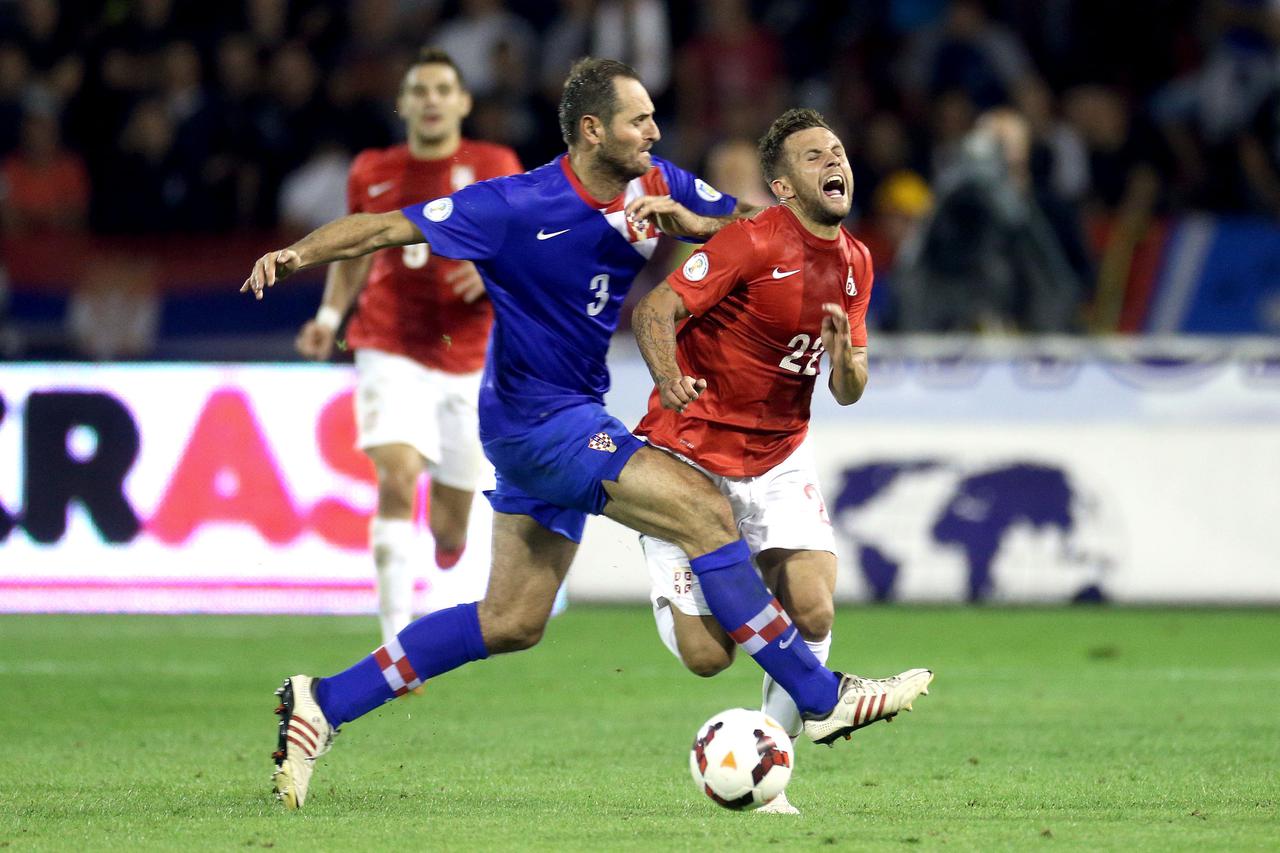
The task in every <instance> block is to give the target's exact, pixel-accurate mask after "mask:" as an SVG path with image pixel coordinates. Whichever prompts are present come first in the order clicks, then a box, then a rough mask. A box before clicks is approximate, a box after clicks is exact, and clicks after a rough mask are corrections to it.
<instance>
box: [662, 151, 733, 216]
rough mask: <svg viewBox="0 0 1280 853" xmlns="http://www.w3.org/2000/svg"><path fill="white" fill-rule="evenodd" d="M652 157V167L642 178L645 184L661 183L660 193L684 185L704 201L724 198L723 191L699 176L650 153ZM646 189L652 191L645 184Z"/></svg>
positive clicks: (712, 201)
mask: <svg viewBox="0 0 1280 853" xmlns="http://www.w3.org/2000/svg"><path fill="white" fill-rule="evenodd" d="M650 156H651V157H652V159H653V168H651V169H650V170H649V172H648V174H646V175H645V177H644V178H643V179H642V180H643V181H645V182H646V184H648V183H650V182H652V183H653V184H655V185H656V184H661V185H662V188H661V193H667V192H671V190H672V189H673V188H674V187H677V186H679V187H684V188H686V191H688V190H689V189H692V191H693V192H695V193H697V195H698V197H699V198H700V199H702V200H703V201H705V202H708V203H710V204H714V203H715V202H717V201H720V200H721V199H722V198H724V193H722V192H720V191H719V190H718V189H716V188H715V187H713V186H711V184H709V183H707V182H706V181H704V180H702V178H699V177H698V176H697V175H695V174H694V173H693V172H690V171H689V170H688V169H685V168H682V167H680V166H677V165H676V164H675V163H672V162H671V161H670V160H667V159H665V158H663V157H659V156H657V155H656V154H652V155H650ZM645 189H646V191H649V192H653V190H650V189H649V187H648V186H647V185H646V187H645Z"/></svg>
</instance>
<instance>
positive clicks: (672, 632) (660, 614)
mask: <svg viewBox="0 0 1280 853" xmlns="http://www.w3.org/2000/svg"><path fill="white" fill-rule="evenodd" d="M673 606H674V605H671V604H665V605H663V606H662V607H655V608H653V621H654V622H657V623H658V636H659V637H660V638H661V639H662V644H663V645H664V646H666V647H667V648H668V649H670V650H671V654H673V655H675V656H676V660H683V658H681V657H680V646H679V644H678V643H676V617H674V616H672V615H671V608H672V607H673Z"/></svg>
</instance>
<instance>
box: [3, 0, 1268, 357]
mask: <svg viewBox="0 0 1280 853" xmlns="http://www.w3.org/2000/svg"><path fill="white" fill-rule="evenodd" d="M1278 40H1280V25H1278V24H1277V21H1276V13H1275V12H1273V11H1270V9H1269V6H1268V4H1267V3H1265V2H1256V0H1165V1H1164V2H1132V3H1115V2H1101V0H1047V2H1026V0H1022V2H1019V0H956V1H955V2H951V1H950V0H867V2H858V3H810V2H799V0H773V2H762V1H761V0H758V1H757V2H748V0H714V2H705V3H694V2H670V3H662V2H657V0H651V1H650V2H599V3H594V2H589V0H578V2H562V3H550V2H529V0H513V2H506V3H502V2H493V0H467V2H450V1H449V0H445V1H444V2H421V3H414V2H397V0H353V2H321V0H295V1H294V2H289V0H251V2H243V3H179V2H171V0H140V2H97V1H96V0H66V2H53V0H9V2H3V3H0V160H2V161H3V166H2V167H0V187H3V190H0V234H2V235H3V249H2V251H0V260H2V263H3V269H4V271H5V273H6V276H5V279H4V281H5V284H4V285H3V287H0V358H6V359H77V358H90V359H120V358H125V359H151V358H166V357H180V358H184V359H189V358H197V359H212V360H220V359H227V358H234V359H254V358H257V357H264V356H265V357H288V355H289V348H288V337H289V334H290V332H291V331H292V330H293V329H294V328H295V326H296V325H297V324H298V323H299V322H300V321H301V320H302V319H304V318H305V317H306V316H308V315H309V313H310V311H311V309H312V307H313V304H314V302H315V299H316V298H317V295H318V291H317V289H316V288H317V287H318V284H314V285H313V286H311V287H309V288H308V287H299V288H295V289H293V290H291V291H289V295H288V296H283V295H282V296H280V298H279V299H278V300H277V301H278V302H279V303H280V304H278V305H276V306H274V307H273V310H272V311H270V312H261V311H260V312H250V311H247V310H243V308H244V306H241V305H238V304H237V303H236V300H235V297H234V290H235V288H234V285H235V283H236V281H237V279H239V278H241V277H242V276H243V274H244V269H245V268H246V267H247V261H248V259H250V258H252V257H254V256H255V254H256V253H257V251H258V250H259V249H262V248H264V247H270V246H273V245H275V244H277V243H279V242H280V241H281V240H282V239H287V238H288V237H289V236H292V235H296V234H298V233H300V232H301V231H304V230H306V229H307V228H308V227H310V226H312V225H314V224H317V223H318V222H319V221H323V220H324V219H326V218H328V217H329V216H331V215H332V214H334V213H338V212H340V209H341V197H342V195H341V194H342V171H343V168H344V165H345V163H346V162H347V161H348V160H349V158H350V157H351V155H352V154H353V153H354V152H356V151H358V150H359V149H361V148H363V147H366V146H381V145H387V144H391V143H392V142H394V141H396V140H397V139H398V138H399V125H398V123H397V122H396V120H395V116H394V114H393V97H392V96H393V93H394V91H395V88H396V85H397V82H398V79H399V77H400V75H401V73H402V72H403V70H404V68H405V65H406V61H407V59H408V58H409V57H410V56H411V55H412V53H413V52H414V51H415V50H416V49H417V48H418V47H420V46H422V45H424V44H439V45H442V46H444V47H446V48H452V49H453V50H454V51H455V53H456V55H457V58H458V60H459V62H460V63H461V64H462V66H463V69H464V71H465V72H466V74H467V76H468V77H469V78H470V83H471V86H472V88H473V90H474V92H475V94H476V107H475V111H474V114H473V116H472V118H471V119H470V121H469V122H468V131H469V132H470V133H473V134H476V135H479V136H481V137H484V138H489V139H494V140H497V141H501V142H504V143H507V144H509V145H512V146H514V147H515V148H516V150H517V151H519V153H520V155H521V157H522V158H523V160H524V162H525V164H526V165H527V166H533V165H537V164H539V163H541V162H544V161H545V160H547V159H549V158H550V157H551V156H553V155H555V154H556V153H557V152H558V151H559V150H561V149H562V147H563V146H562V143H561V141H560V139H559V134H558V131H557V128H556V124H555V121H554V104H555V101H556V98H557V95H558V85H559V82H560V81H561V80H562V79H563V77H564V73H565V70H566V68H567V66H568V63H569V62H570V61H571V59H572V58H574V57H575V56H578V55H581V54H584V53H587V52H592V51H595V52H610V51H612V52H613V53H615V54H616V55H618V56H620V57H622V58H624V59H627V60H630V61H633V62H634V63H635V64H636V65H637V67H638V68H639V69H640V71H641V73H642V75H643V76H644V77H645V78H646V82H647V83H648V85H649V88H650V90H651V91H652V92H653V94H654V96H655V100H656V102H657V104H658V108H659V119H660V122H661V127H662V128H663V133H664V139H663V141H662V142H661V143H660V146H659V150H660V151H661V152H662V153H663V154H665V155H667V156H669V157H671V158H672V159H675V160H676V161H677V162H681V163H683V164H685V165H687V166H691V167H698V168H700V169H701V170H702V172H703V173H705V174H709V175H710V176H711V177H712V179H713V182H714V181H718V182H719V183H721V184H723V185H724V188H725V189H728V190H730V191H733V192H738V193H743V194H746V195H748V196H750V197H752V198H756V199H760V200H767V195H765V194H764V188H763V187H761V186H759V185H758V184H757V183H756V182H755V181H754V180H753V176H752V175H751V166H750V155H749V148H744V145H750V143H751V142H752V141H753V140H754V139H755V138H757V137H758V135H759V134H760V132H761V131H762V130H763V128H764V127H765V126H766V125H767V123H768V121H769V120H770V118H771V117H772V116H774V115H776V114H777V112H779V111H780V110H781V109H782V108H784V107H786V106H793V105H805V106H814V107H817V108H819V109H820V110H822V111H823V112H824V113H825V114H826V115H827V116H828V117H829V118H830V120H831V121H832V122H833V123H834V124H835V125H836V126H837V128H838V129H839V131H840V132H841V134H842V136H843V137H844V139H845V140H846V142H847V144H848V146H849V150H850V152H851V156H852V159H853V162H854V171H855V175H856V181H857V187H856V192H855V207H854V211H853V214H852V216H851V217H850V220H849V227H850V229H851V230H852V231H853V232H854V233H855V234H856V235H858V236H860V237H861V238H862V239H863V240H865V241H866V242H867V243H868V244H869V245H871V246H872V248H873V252H874V256H875V260H876V265H877V268H878V272H879V278H878V281H879V282H880V285H879V286H878V287H877V290H876V301H875V305H874V307H873V321H874V324H875V326H876V327H878V328H879V329H882V330H885V331H895V330H898V329H900V328H909V329H913V330H917V331H934V330H950V329H933V328H929V327H928V326H931V325H933V326H936V325H937V321H936V320H935V321H929V320H924V321H923V322H925V323H926V327H924V328H921V327H919V326H918V325H917V324H916V322H915V320H913V318H912V317H910V316H905V317H904V316H903V310H902V307H901V305H900V300H897V299H895V293H894V288H893V286H892V282H893V280H894V274H895V271H896V269H895V254H896V253H897V250H898V248H899V246H900V245H901V243H902V242H903V240H904V239H906V238H908V237H909V236H910V235H911V233H912V231H913V229H916V228H918V227H919V226H920V222H921V220H922V219H923V218H924V217H927V216H928V214H929V211H930V209H931V205H933V204H935V203H936V202H937V200H938V186H939V181H941V180H945V178H944V175H945V173H946V172H947V169H948V168H949V167H950V166H952V165H953V164H954V162H955V161H956V158H957V151H958V150H959V149H960V147H961V140H962V139H963V137H964V135H965V134H966V133H967V132H968V131H969V130H970V129H971V127H972V126H973V123H974V121H975V118H976V117H977V116H978V115H979V114H980V113H981V112H982V111H984V110H986V109H989V108H991V107H995V106H998V105H1001V104H1009V105H1012V106H1014V107H1015V108H1017V109H1019V110H1021V111H1022V112H1023V113H1024V114H1025V115H1026V116H1027V117H1028V118H1029V120H1030V122H1031V128H1032V134H1033V138H1034V147H1033V149H1032V152H1031V162H1030V173H1031V176H1032V178H1033V181H1034V187H1033V192H1034V197H1035V200H1036V202H1037V205H1038V207H1039V208H1040V210H1041V211H1042V212H1043V214H1044V219H1045V220H1046V222H1047V223H1048V224H1049V226H1050V227H1051V229H1052V239H1053V241H1054V242H1056V243H1057V244H1058V246H1059V247H1060V249H1061V255H1062V258H1063V259H1064V260H1065V261H1066V266H1065V267H1064V268H1062V269H1060V270H1058V273H1059V274H1060V275H1061V277H1062V281H1061V282H1060V283H1059V284H1060V286H1061V287H1062V288H1065V289H1067V290H1069V291H1070V299H1071V302H1072V310H1071V311H1070V312H1069V314H1065V315H1061V316H1058V317H1057V318H1056V319H1055V320H1054V321H1053V322H1052V325H1054V326H1058V327H1060V328H1049V329H1044V328H1037V329H1035V330H1036V331H1062V332H1066V333H1071V334H1084V333H1109V332H1116V331H1121V332H1143V331H1158V332H1165V333H1169V332H1173V333H1176V332H1184V331H1192V332H1210V333H1221V332H1235V333H1274V332H1275V331H1276V329H1277V328H1278V327H1280V308H1277V307H1276V303H1275V300H1274V296H1275V289H1274V288H1275V283H1276V279H1277V278H1278V277H1280V275H1278V274H1277V271H1278V270H1280V262H1277V258H1280V248H1277V242H1278V239H1277V236H1276V231H1275V228H1274V222H1275V219H1276V215H1277V213H1280V114H1278V112H1277V109H1278V107H1277V105H1278V103H1280V101H1278V100H1277V84H1276V70H1275V68H1276V64H1277V50H1276V46H1277V43H1278ZM931 187H932V190H931V189H930V188H931ZM1203 214H1207V215H1210V216H1212V217H1214V220H1213V221H1214V223H1215V225H1217V226H1220V227H1221V228H1222V229H1225V233H1224V234H1223V235H1221V239H1223V240H1231V239H1233V237H1234V238H1236V239H1237V241H1238V242H1240V243H1242V244H1244V245H1245V247H1246V248H1245V249H1244V253H1245V254H1244V256H1240V255H1239V254H1238V253H1235V252H1231V253H1228V254H1230V255H1231V259H1230V260H1231V263H1232V264H1234V265H1236V267H1237V268H1240V269H1245V268H1249V269H1254V270H1258V271H1260V272H1261V273H1262V274H1261V275H1258V276H1253V277H1252V280H1246V281H1244V282H1243V284H1242V282H1241V278H1242V277H1241V276H1236V277H1234V278H1233V279H1232V282H1231V285H1230V287H1229V288H1227V287H1225V286H1219V290H1220V291H1226V290H1229V291H1230V292H1229V293H1228V292H1218V293H1216V297H1215V299H1209V300H1208V303H1209V304H1210V305H1211V306H1212V305H1214V304H1218V305H1220V309H1221V310H1220V312H1219V314H1218V315H1217V316H1206V314H1205V312H1203V311H1200V310H1197V311H1195V312H1192V315H1191V316H1187V317H1184V318H1182V319H1179V320H1177V321H1173V322H1170V321H1167V320H1158V319H1157V318H1154V317H1153V316H1152V314H1153V312H1152V305H1153V304H1155V302H1156V301H1157V300H1158V298H1159V296H1160V292H1161V289H1162V288H1163V287H1166V286H1168V279H1169V278H1170V276H1169V275H1167V274H1165V273H1163V272H1162V269H1161V260H1162V257H1163V256H1164V253H1165V252H1166V248H1167V245H1168V243H1169V241H1170V239H1171V237H1170V235H1171V234H1172V233H1173V232H1174V231H1175V230H1176V228H1177V226H1178V225H1179V224H1180V223H1181V222H1183V221H1185V220H1186V219H1187V218H1188V217H1198V216H1201V215H1203ZM959 239H965V238H964V237H963V236H962V237H960V238H959ZM668 263H669V261H668ZM655 276H656V274H655V275H654V276H650V277H649V279H648V280H649V281H650V282H651V281H652V280H653V278H654V277H655ZM1244 278H1246V279H1248V277H1244ZM313 279H315V281H317V282H318V278H316V277H315V276H313ZM1196 286H1197V287H1203V288H1209V289H1212V288H1214V287H1215V284H1214V282H1213V281H1200V282H1197V283H1196ZM1242 287H1243V288H1244V289H1245V292H1241V288H1242ZM640 289H641V290H643V287H641V288H640ZM1035 298H1037V297H1035V296H1026V295H1025V294H1024V295H1021V296H1018V295H1015V296H1013V297H1008V298H1003V299H1002V300H1001V301H999V302H998V304H997V305H996V307H995V309H994V311H991V312H985V313H983V315H982V318H981V320H980V321H979V322H977V323H973V322H971V321H967V320H966V321H963V323H962V325H970V326H973V325H976V326H978V327H979V328H980V330H987V331H989V330H992V329H994V330H997V331H1002V332H1009V331H1015V332H1016V331H1018V330H1019V328H1020V327H1021V326H1023V325H1026V317H1027V312H1028V308H1027V306H1026V305H1025V304H1022V303H1023V302H1025V300H1026V299H1035ZM1041 325H1043V324H1041Z"/></svg>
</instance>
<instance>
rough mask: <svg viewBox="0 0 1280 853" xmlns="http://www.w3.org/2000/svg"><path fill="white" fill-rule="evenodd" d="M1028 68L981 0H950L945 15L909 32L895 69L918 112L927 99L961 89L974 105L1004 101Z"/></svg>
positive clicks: (1020, 48) (1013, 39) (1018, 45)
mask: <svg viewBox="0 0 1280 853" xmlns="http://www.w3.org/2000/svg"><path fill="white" fill-rule="evenodd" d="M1031 70H1032V65H1031V60H1030V57H1028V56H1027V51H1026V48H1025V46H1024V45H1023V44H1022V42H1021V41H1020V40H1019V39H1018V37H1017V35H1016V34H1015V33H1014V32H1013V31H1011V30H1010V29H1009V28H1008V27H1006V26H1004V25H1003V24H1001V23H999V22H998V21H994V20H992V19H991V18H990V16H988V14H987V10H986V6H985V5H984V3H983V2H982V0H951V3H950V5H949V6H948V7H947V12H946V15H945V17H944V18H943V19H942V20H941V21H939V22H937V23H936V24H933V25H931V26H929V27H926V28H925V29H923V30H920V31H919V32H917V33H916V34H915V35H913V36H912V37H911V38H910V39H909V41H908V43H907V47H906V52H905V54H904V56H903V59H902V67H901V70H900V74H901V79H902V85H903V89H904V94H905V96H906V98H907V103H908V104H909V105H912V106H914V109H915V112H916V114H923V112H924V110H923V105H924V104H926V103H927V102H928V101H929V99H931V98H934V97H937V96H939V95H941V94H942V93H943V92H944V91H946V90H948V89H958V90H960V91H963V92H964V93H965V94H966V95H967V96H968V97H969V99H970V100H971V101H972V102H973V103H974V104H975V106H976V107H977V108H978V109H980V110H981V109H986V108H989V107H994V106H996V105H998V104H1002V103H1005V102H1007V101H1008V99H1009V97H1010V96H1011V94H1012V93H1013V90H1014V88H1015V87H1016V85H1017V84H1018V82H1019V81H1020V80H1022V78H1023V77H1024V76H1026V75H1027V74H1029V73H1030V72H1031Z"/></svg>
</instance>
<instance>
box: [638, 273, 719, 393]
mask: <svg viewBox="0 0 1280 853" xmlns="http://www.w3.org/2000/svg"><path fill="white" fill-rule="evenodd" d="M688 316H689V309H687V308H685V305H684V300H683V299H681V298H680V294H678V293H676V292H675V291H674V290H672V289H671V285H669V284H667V283H666V282H665V281H664V282H662V283H661V284H659V285H658V286H657V287H655V288H654V289H653V290H652V291H651V292H650V293H649V295H647V296H645V298H644V299H641V300H640V302H639V304H637V305H636V310H635V312H634V313H633V314H632V315H631V330H632V331H633V332H634V333H635V336H636V343H637V344H639V346H640V354H641V355H642V356H644V363H645V364H646V365H648V367H649V374H650V375H651V376H653V384H654V385H655V386H657V389H658V395H659V397H660V398H661V399H662V407H663V408H664V409H675V410H676V411H677V412H684V407H685V406H687V405H689V404H690V403H692V402H693V401H694V400H696V399H698V395H699V394H701V393H702V391H703V389H705V388H706V387H707V380H705V379H698V378H695V377H693V376H685V375H684V374H683V373H681V372H680V365H679V364H677V363H676V323H678V322H679V321H681V320H683V319H684V318H685V317H688Z"/></svg>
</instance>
